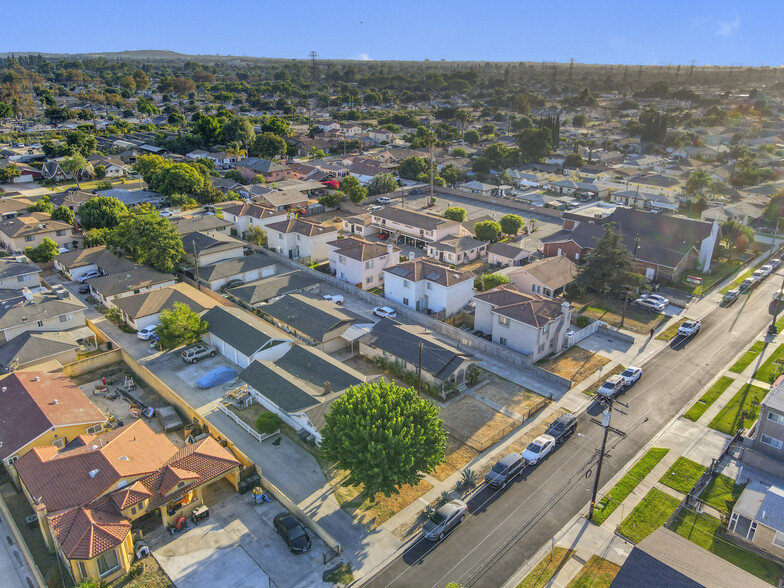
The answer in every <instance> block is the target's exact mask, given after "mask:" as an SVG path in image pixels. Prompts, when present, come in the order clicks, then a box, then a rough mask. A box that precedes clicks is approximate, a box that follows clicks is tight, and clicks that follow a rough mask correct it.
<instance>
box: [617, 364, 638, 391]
mask: <svg viewBox="0 0 784 588" xmlns="http://www.w3.org/2000/svg"><path fill="white" fill-rule="evenodd" d="M621 377H622V378H623V381H624V382H625V385H626V387H627V388H628V387H629V386H631V385H632V384H634V383H635V382H636V381H637V380H639V379H640V378H641V377H642V368H638V367H635V366H633V365H632V366H629V367H627V368H626V369H625V370H623V372H621Z"/></svg>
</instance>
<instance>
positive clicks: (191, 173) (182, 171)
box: [144, 163, 209, 196]
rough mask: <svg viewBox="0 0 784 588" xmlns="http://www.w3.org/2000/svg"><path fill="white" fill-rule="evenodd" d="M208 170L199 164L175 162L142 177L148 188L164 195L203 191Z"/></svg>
mask: <svg viewBox="0 0 784 588" xmlns="http://www.w3.org/2000/svg"><path fill="white" fill-rule="evenodd" d="M208 177H209V170H208V169H207V168H206V167H204V166H202V165H199V164H196V165H190V164H187V163H175V164H173V165H167V166H165V167H160V168H158V169H157V170H155V171H153V172H151V173H150V174H148V175H147V176H145V177H144V180H145V181H146V182H147V185H148V186H149V187H150V190H153V191H155V192H160V193H161V194H163V195H164V196H169V195H171V194H197V195H201V194H202V193H204V191H205V188H206V184H207V178H208Z"/></svg>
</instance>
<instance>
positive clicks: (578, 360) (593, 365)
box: [537, 347, 610, 384]
mask: <svg viewBox="0 0 784 588" xmlns="http://www.w3.org/2000/svg"><path fill="white" fill-rule="evenodd" d="M608 363H610V360H609V359H608V358H606V357H604V356H603V355H599V354H598V353H593V352H591V351H586V350H585V349H581V348H580V347H571V348H570V349H569V350H568V351H566V352H564V353H562V354H561V355H559V356H558V357H555V358H551V359H546V360H544V361H542V362H540V363H538V364H537V365H538V366H539V367H541V368H543V369H546V370H547V371H548V372H552V373H554V374H557V375H559V376H562V377H564V378H567V379H569V380H571V381H572V384H578V383H580V382H582V381H583V380H584V379H586V378H587V377H588V376H591V375H593V374H594V372H596V371H597V370H598V369H599V368H600V367H602V366H605V365H607V364H608Z"/></svg>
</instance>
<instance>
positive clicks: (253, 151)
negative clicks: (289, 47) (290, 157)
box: [248, 133, 287, 159]
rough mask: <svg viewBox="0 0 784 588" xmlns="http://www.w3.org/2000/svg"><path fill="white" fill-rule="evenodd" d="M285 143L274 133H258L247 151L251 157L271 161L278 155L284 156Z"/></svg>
mask: <svg viewBox="0 0 784 588" xmlns="http://www.w3.org/2000/svg"><path fill="white" fill-rule="evenodd" d="M286 147H287V145H286V141H285V140H284V139H283V138H282V137H279V136H278V135H275V134H274V133H259V134H258V135H256V138H255V139H254V140H253V144H252V145H251V146H250V148H249V149H248V153H249V154H250V155H251V156H253V157H263V158H265V159H273V158H274V157H277V156H278V155H286Z"/></svg>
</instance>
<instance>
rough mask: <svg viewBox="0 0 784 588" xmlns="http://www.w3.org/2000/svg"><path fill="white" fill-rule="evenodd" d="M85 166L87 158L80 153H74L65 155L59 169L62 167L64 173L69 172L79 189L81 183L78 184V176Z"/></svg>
mask: <svg viewBox="0 0 784 588" xmlns="http://www.w3.org/2000/svg"><path fill="white" fill-rule="evenodd" d="M86 168H87V160H86V159H85V158H84V156H83V155H82V154H80V153H76V154H74V155H72V156H71V157H66V158H65V159H63V161H62V162H61V163H60V169H62V170H63V171H64V172H65V173H67V174H70V175H72V176H73V179H74V180H76V185H77V187H79V188H80V189H81V185H80V184H79V176H80V175H81V173H82V171H83V170H84V169H86Z"/></svg>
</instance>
